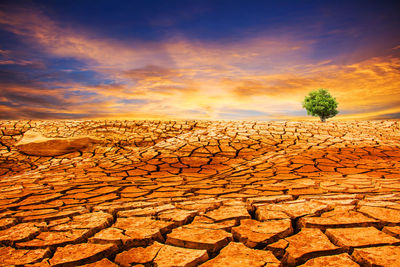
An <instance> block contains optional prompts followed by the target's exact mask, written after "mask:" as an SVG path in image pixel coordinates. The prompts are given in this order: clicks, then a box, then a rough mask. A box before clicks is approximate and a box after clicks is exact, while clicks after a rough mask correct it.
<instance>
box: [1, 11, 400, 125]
mask: <svg viewBox="0 0 400 267" xmlns="http://www.w3.org/2000/svg"><path fill="white" fill-rule="evenodd" d="M155 23H156V22H155ZM0 24H1V26H0V27H1V28H2V29H4V30H7V31H9V32H11V33H13V34H14V35H15V36H17V37H18V38H20V39H21V40H22V42H25V43H27V44H29V47H30V48H31V49H33V50H32V51H31V52H30V53H31V54H34V52H36V51H41V52H42V53H43V55H42V56H43V60H42V61H40V60H38V59H37V58H34V57H32V56H31V57H29V56H26V55H25V54H24V55H23V54H22V53H21V52H20V51H12V50H10V49H1V50H0V67H1V69H0V85H1V86H2V91H1V92H0V105H1V106H0V110H1V112H2V114H3V115H2V116H3V117H4V118H6V117H7V116H8V117H9V118H44V117H46V115H45V114H46V113H47V114H48V117H49V118H62V117H65V118H78V117H79V118H84V117H87V118H108V117H112V118H159V119H168V118H171V119H186V118H193V119H201V118H203V119H219V118H232V119H234V118H240V119H246V118H247V119H265V118H274V119H277V118H283V119H288V118H302V116H305V115H306V113H305V111H304V110H303V109H302V107H301V101H302V100H303V98H304V96H305V95H306V94H307V93H308V92H309V91H311V90H314V89H317V88H321V87H322V88H328V89H329V90H330V91H331V92H332V94H333V95H334V96H335V97H336V98H337V100H338V102H339V109H340V110H342V111H343V112H341V114H342V115H340V116H342V117H343V118H346V117H349V116H359V117H363V116H364V117H374V116H375V117H376V116H381V115H382V116H383V115H384V114H394V115H390V116H396V114H397V113H398V112H399V111H398V110H396V109H395V108H396V105H398V104H399V102H398V99H400V89H399V88H400V80H399V79H398V77H399V74H400V73H399V72H400V58H399V57H398V55H396V49H397V47H395V48H393V50H392V51H393V54H390V55H386V56H380V57H369V58H367V59H363V60H360V61H355V62H346V63H342V64H340V63H338V61H337V60H335V59H334V58H328V59H326V58H324V59H315V58H313V57H312V55H313V45H314V44H315V42H316V40H307V39H299V38H297V39H295V38H294V37H292V36H290V35H283V34H281V35H273V36H271V35H260V36H256V37H254V36H253V37H247V38H243V39H237V40H230V41H227V40H224V41H220V42H215V41H214V42H213V41H202V40H194V39H187V38H186V37H185V36H181V35H179V34H175V35H173V36H170V37H169V38H167V39H165V40H162V41H159V42H155V41H146V42H145V41H141V40H139V39H134V38H132V37H130V38H126V39H122V40H116V39H111V38H108V37H104V36H102V35H101V34H100V33H98V32H92V31H89V30H87V29H84V28H82V27H79V25H73V24H69V23H67V22H65V21H63V22H62V21H54V20H52V19H50V17H48V16H47V15H46V14H45V13H43V12H42V11H40V10H38V9H27V8H12V9H9V10H6V9H2V10H0ZM35 49H36V50H35ZM26 53H29V51H27V52H26ZM38 57H39V56H38ZM52 59H72V60H75V61H77V63H76V64H75V65H73V64H72V65H73V67H72V68H71V69H60V68H56V69H54V68H51V67H49V66H51V65H52V64H51V63H52V62H51V60H52ZM39 66H40V67H39ZM5 114H6V115H5ZM388 116H389V115H388Z"/></svg>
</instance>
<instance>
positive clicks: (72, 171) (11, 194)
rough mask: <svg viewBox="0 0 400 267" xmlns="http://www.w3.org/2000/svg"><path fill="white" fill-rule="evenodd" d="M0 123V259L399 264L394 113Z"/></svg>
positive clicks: (398, 129)
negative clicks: (83, 141)
mask: <svg viewBox="0 0 400 267" xmlns="http://www.w3.org/2000/svg"><path fill="white" fill-rule="evenodd" d="M0 129H1V131H0V135H1V139H0V266H13V265H17V266H79V265H84V266H198V265H201V266H224V267H225V266H240V267H242V266H359V265H361V266H371V265H372V266H400V122H399V121H357V122H328V123H319V122H250V121H249V122H223V121H177V122H174V121H166V122H163V121H162V122H160V121H0ZM32 129H36V131H39V132H41V134H42V135H44V136H45V137H48V138H65V139H59V140H69V139H70V138H72V137H78V136H89V137H93V138H96V139H97V140H100V141H99V142H97V143H96V144H93V145H91V146H89V147H87V148H84V149H80V151H75V152H72V153H67V154H64V155H59V156H53V157H50V156H32V155H27V154H24V153H21V152H19V150H18V149H17V147H16V144H17V142H19V141H20V139H21V138H23V135H24V133H25V132H27V131H28V130H32Z"/></svg>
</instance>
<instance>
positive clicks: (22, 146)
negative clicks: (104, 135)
mask: <svg viewBox="0 0 400 267" xmlns="http://www.w3.org/2000/svg"><path fill="white" fill-rule="evenodd" d="M95 143H99V140H98V139H95V138H92V137H87V136H82V137H69V138H47V137H44V136H43V135H42V134H41V133H40V132H38V131H34V130H29V131H27V132H25V133H24V136H23V137H22V139H21V140H20V141H19V142H18V143H16V145H15V146H16V148H17V149H18V150H19V151H20V152H22V153H24V154H27V155H32V156H42V157H43V156H44V157H52V156H60V155H64V154H67V153H71V152H75V151H79V150H82V149H85V148H87V147H89V146H91V145H92V144H95Z"/></svg>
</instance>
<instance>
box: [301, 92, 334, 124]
mask: <svg viewBox="0 0 400 267" xmlns="http://www.w3.org/2000/svg"><path fill="white" fill-rule="evenodd" d="M337 106H338V103H337V101H336V99H335V98H334V97H332V96H331V94H330V93H329V92H328V91H327V90H326V89H322V88H321V89H318V90H315V91H312V92H310V93H309V94H308V96H306V97H305V98H304V102H303V107H304V108H305V109H306V110H307V114H308V115H312V116H318V117H320V119H321V121H322V122H325V121H326V119H328V118H332V117H334V116H335V115H337V114H338V113H339V112H338V111H337Z"/></svg>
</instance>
